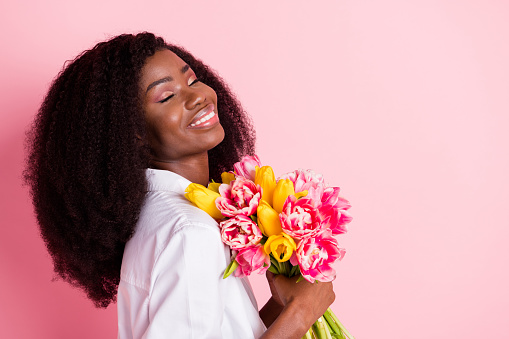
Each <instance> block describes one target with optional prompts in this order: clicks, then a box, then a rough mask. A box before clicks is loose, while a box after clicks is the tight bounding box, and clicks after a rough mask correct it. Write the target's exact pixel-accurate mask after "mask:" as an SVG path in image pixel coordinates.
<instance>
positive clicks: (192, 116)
mask: <svg viewBox="0 0 509 339" xmlns="http://www.w3.org/2000/svg"><path fill="white" fill-rule="evenodd" d="M140 91H141V93H140V94H141V97H142V102H143V108H144V111H145V119H146V121H147V127H148V130H147V136H148V142H149V145H150V148H151V150H152V156H153V157H154V160H157V161H162V162H178V161H182V160H186V158H188V157H192V156H193V155H198V154H203V152H206V151H208V150H210V149H211V148H213V147H214V146H216V145H217V144H219V143H220V142H221V141H222V140H223V138H224V130H223V127H222V126H221V124H220V123H219V119H218V116H217V96H216V92H215V91H214V90H213V89H212V88H210V87H209V86H207V85H206V84H204V83H202V82H200V81H199V79H197V78H196V75H195V74H194V72H193V70H192V69H191V68H190V67H189V66H188V65H187V64H186V63H185V62H184V61H183V60H182V59H180V58H179V57H178V56H177V55H176V54H175V53H173V52H172V51H170V50H162V51H158V52H156V53H155V54H154V55H153V56H151V57H149V58H148V59H147V61H146V63H145V65H144V66H143V69H142V71H141V80H140Z"/></svg>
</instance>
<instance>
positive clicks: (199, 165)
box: [150, 152, 209, 187]
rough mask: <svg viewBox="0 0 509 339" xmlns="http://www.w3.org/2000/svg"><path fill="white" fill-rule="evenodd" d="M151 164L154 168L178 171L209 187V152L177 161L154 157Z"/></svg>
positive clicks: (188, 178)
mask: <svg viewBox="0 0 509 339" xmlns="http://www.w3.org/2000/svg"><path fill="white" fill-rule="evenodd" d="M150 165H151V167H152V168H156V169H161V170H167V171H171V172H173V173H177V174H178V175H180V176H182V177H184V178H186V179H187V180H189V181H191V182H194V183H197V184H201V185H203V186H205V187H207V185H208V183H209V157H208V154H207V152H205V153H201V154H196V155H193V156H189V157H186V158H184V159H178V160H175V161H165V160H159V159H156V158H152V159H151V161H150Z"/></svg>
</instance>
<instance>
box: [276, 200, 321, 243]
mask: <svg viewBox="0 0 509 339" xmlns="http://www.w3.org/2000/svg"><path fill="white" fill-rule="evenodd" d="M279 220H280V221H281V227H282V228H283V231H284V232H285V233H286V234H288V235H290V236H291V237H293V238H295V239H302V238H304V237H313V236H315V235H317V234H318V233H320V232H322V231H323V230H324V229H325V228H326V227H327V224H324V223H323V216H322V214H321V213H320V211H319V210H318V209H317V208H315V206H314V203H313V201H312V200H311V199H308V198H300V199H297V198H296V197H295V196H293V195H290V196H289V197H288V198H287V199H286V202H285V204H284V206H283V210H282V212H281V213H280V214H279Z"/></svg>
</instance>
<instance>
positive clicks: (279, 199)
mask: <svg viewBox="0 0 509 339" xmlns="http://www.w3.org/2000/svg"><path fill="white" fill-rule="evenodd" d="M289 195H295V189H294V188H293V182H292V181H291V180H290V179H280V180H279V181H278V182H277V184H276V188H275V189H274V203H273V205H272V206H274V209H275V210H276V212H277V213H281V211H282V210H283V206H284V204H285V201H286V198H288V196H289Z"/></svg>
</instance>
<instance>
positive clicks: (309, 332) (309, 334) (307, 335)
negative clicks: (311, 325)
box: [302, 329, 313, 339]
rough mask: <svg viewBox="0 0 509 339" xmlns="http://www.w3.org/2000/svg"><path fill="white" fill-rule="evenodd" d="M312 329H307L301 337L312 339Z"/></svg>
mask: <svg viewBox="0 0 509 339" xmlns="http://www.w3.org/2000/svg"><path fill="white" fill-rule="evenodd" d="M312 333H313V330H311V329H309V330H308V331H307V332H306V334H305V335H304V336H303V337H302V339H313V334H312Z"/></svg>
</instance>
